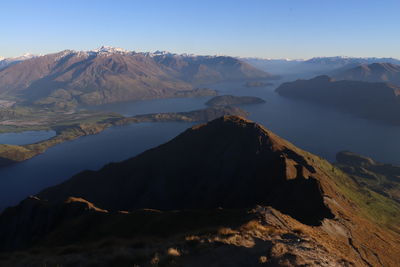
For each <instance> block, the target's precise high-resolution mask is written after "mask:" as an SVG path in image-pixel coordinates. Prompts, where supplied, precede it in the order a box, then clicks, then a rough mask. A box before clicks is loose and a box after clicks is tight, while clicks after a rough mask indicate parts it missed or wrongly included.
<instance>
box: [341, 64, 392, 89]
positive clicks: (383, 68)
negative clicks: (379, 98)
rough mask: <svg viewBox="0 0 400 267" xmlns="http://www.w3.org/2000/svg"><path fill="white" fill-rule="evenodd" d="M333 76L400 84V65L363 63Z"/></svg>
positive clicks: (344, 78)
mask: <svg viewBox="0 0 400 267" xmlns="http://www.w3.org/2000/svg"><path fill="white" fill-rule="evenodd" d="M333 77H334V78H335V79H337V80H355V81H366V82H388V83H392V84H396V85H400V65H396V64H392V63H372V64H362V65H359V66H357V67H354V68H351V69H347V70H344V71H340V72H338V73H337V74H335V75H334V76H333Z"/></svg>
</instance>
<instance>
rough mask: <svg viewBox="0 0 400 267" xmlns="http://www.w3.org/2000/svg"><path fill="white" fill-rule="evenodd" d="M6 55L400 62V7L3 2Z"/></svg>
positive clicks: (241, 0) (329, 2)
mask: <svg viewBox="0 0 400 267" xmlns="http://www.w3.org/2000/svg"><path fill="white" fill-rule="evenodd" d="M0 11H1V13H0V14H1V15H0V25H1V26H0V56H4V57H11V56H17V55H20V54H23V53H26V52H31V53H41V54H45V53H50V52H56V51H60V50H64V49H76V50H88V49H93V48H97V47H99V46H101V45H111V46H117V47H123V48H125V49H129V50H136V51H155V50H168V51H171V52H177V53H195V54H212V55H214V54H224V55H232V56H258V57H270V58H309V57H313V56H335V55H347V56H364V57H365V56H376V57H397V58H400V0H229V1H228V0H227V1H226V0H213V1H210V0H181V1H178V0H131V1H123V0H112V1H101V0H97V1H94V0H80V1H76V0H68V1H67V0H25V1H22V0H2V1H1V2H0Z"/></svg>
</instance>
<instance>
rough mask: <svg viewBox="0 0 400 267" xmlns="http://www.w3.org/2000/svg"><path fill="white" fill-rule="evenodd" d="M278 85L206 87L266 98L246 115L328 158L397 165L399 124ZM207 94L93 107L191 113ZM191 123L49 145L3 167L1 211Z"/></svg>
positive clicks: (116, 130)
mask: <svg viewBox="0 0 400 267" xmlns="http://www.w3.org/2000/svg"><path fill="white" fill-rule="evenodd" d="M276 86H277V85H275V86H271V87H259V88H247V87H245V86H244V85H243V83H220V84H216V85H212V86H208V87H209V88H212V89H216V90H218V91H219V92H220V94H234V95H251V96H258V97H261V98H263V99H265V100H266V101H267V102H266V103H265V104H257V105H247V106H242V108H243V109H245V110H247V111H248V112H250V116H249V118H250V119H252V120H254V121H256V122H259V123H261V124H262V125H264V126H265V127H267V128H268V129H270V130H272V131H274V132H275V133H276V134H278V135H280V136H282V137H284V138H286V139H288V140H289V141H291V142H292V143H294V144H295V145H297V146H299V147H300V148H303V149H305V150H307V151H310V152H312V153H314V154H317V155H320V156H322V157H324V158H326V159H328V160H330V161H334V160H335V154H336V153H337V152H339V151H341V150H350V151H353V152H356V153H360V154H363V155H367V156H370V157H373V158H375V159H376V160H379V161H382V162H387V163H394V164H399V165H400V158H399V156H398V155H399V152H400V141H399V138H398V137H399V136H400V127H395V126H387V125H383V124H379V123H376V122H373V121H368V120H365V119H361V118H358V117H355V116H354V115H351V114H347V113H342V112H337V111H335V110H333V109H331V108H327V107H324V106H317V105H313V104H310V103H307V102H302V101H294V100H292V99H288V98H284V97H281V96H279V95H278V94H276V93H275V92H274V89H275V88H276ZM210 98H211V97H201V98H178V99H156V100H148V101H136V102H129V103H122V104H110V105H103V106H98V107H96V108H95V109H97V110H107V111H115V112H119V113H121V114H124V115H137V114H144V113H154V112H178V111H189V110H194V109H200V108H204V107H205V105H204V103H205V102H206V101H207V100H208V99H210ZM191 125H192V124H191V123H183V122H168V123H140V124H132V125H128V126H122V127H112V128H109V129H107V130H105V131H103V132H102V133H100V134H97V135H92V136H85V137H82V138H79V139H77V140H74V141H70V142H66V143H63V144H60V145H57V146H55V147H52V148H50V149H49V150H48V151H47V152H45V153H44V154H42V155H39V156H37V157H35V158H33V159H31V160H28V161H25V162H22V163H18V164H15V165H12V166H8V167H5V168H2V169H0V210H2V209H3V208H4V207H6V206H9V205H13V204H16V203H18V201H20V200H22V199H23V198H25V197H26V196H28V195H30V194H35V193H37V192H39V191H40V190H42V189H44V188H45V187H48V186H51V185H55V184H58V183H60V182H62V181H64V180H66V179H67V178H69V177H70V176H72V175H73V174H75V173H77V172H79V171H82V170H85V169H92V170H96V169H99V168H100V167H101V166H103V165H104V164H106V163H108V162H112V161H121V160H124V159H127V158H129V157H132V156H135V155H137V154H139V153H141V152H143V151H144V150H146V149H149V148H151V147H154V146H156V145H159V144H162V143H164V142H166V141H168V140H170V139H171V138H173V137H174V136H176V135H177V134H179V133H180V132H182V131H183V130H184V129H186V128H188V127H190V126H191ZM22 139H23V138H22ZM18 142H24V140H19V141H18Z"/></svg>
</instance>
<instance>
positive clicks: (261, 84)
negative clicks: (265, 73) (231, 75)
mask: <svg viewBox="0 0 400 267" xmlns="http://www.w3.org/2000/svg"><path fill="white" fill-rule="evenodd" d="M244 85H245V86H246V87H266V86H271V85H273V83H266V82H256V81H253V82H246V83H245V84H244Z"/></svg>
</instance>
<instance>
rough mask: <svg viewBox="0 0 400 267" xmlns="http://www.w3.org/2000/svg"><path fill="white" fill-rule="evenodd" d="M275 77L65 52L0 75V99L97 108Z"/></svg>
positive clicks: (185, 59)
mask: <svg viewBox="0 0 400 267" xmlns="http://www.w3.org/2000/svg"><path fill="white" fill-rule="evenodd" d="M260 78H261V79H270V78H273V76H272V75H270V74H268V73H266V72H263V71H260V70H258V69H256V68H254V67H252V66H250V65H248V64H247V63H244V62H242V61H239V60H237V59H234V58H231V57H223V56H218V57H212V56H191V55H175V54H168V53H155V54H146V53H136V52H130V51H125V50H121V49H116V48H104V47H103V48H100V49H97V50H93V51H73V50H64V51H61V52H58V53H53V54H48V55H44V56H38V57H34V58H31V59H28V60H24V61H21V62H18V63H16V64H12V65H9V66H7V67H5V68H3V69H1V70H0V95H2V96H3V97H8V98H17V99H20V100H23V101H27V102H29V103H33V104H39V105H40V104H43V103H45V104H46V105H49V104H54V105H57V104H59V103H67V104H69V106H74V105H75V106H76V105H77V104H87V105H98V104H104V103H111V102H119V101H129V100H140V99H152V98H167V97H174V96H175V95H176V94H177V93H179V92H180V91H190V90H193V89H194V88H196V87H197V86H198V85H199V84H204V83H215V82H220V81H224V80H235V79H239V80H240V79H260Z"/></svg>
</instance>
